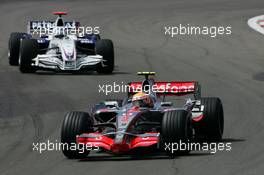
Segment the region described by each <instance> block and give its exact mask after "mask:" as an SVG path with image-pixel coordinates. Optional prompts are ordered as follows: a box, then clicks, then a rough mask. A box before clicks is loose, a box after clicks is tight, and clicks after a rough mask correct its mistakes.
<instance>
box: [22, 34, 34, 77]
mask: <svg viewBox="0 0 264 175" xmlns="http://www.w3.org/2000/svg"><path fill="white" fill-rule="evenodd" d="M38 53H39V45H38V42H37V40H36V39H24V40H22V42H21V46H20V57H19V69H20V71H21V72H22V73H34V72H36V68H35V67H34V66H32V60H33V58H36V57H37V55H38Z"/></svg>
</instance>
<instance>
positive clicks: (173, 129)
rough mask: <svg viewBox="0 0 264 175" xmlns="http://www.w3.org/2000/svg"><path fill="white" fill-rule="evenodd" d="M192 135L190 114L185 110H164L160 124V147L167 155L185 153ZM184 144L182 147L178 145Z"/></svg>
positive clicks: (188, 150)
mask: <svg viewBox="0 0 264 175" xmlns="http://www.w3.org/2000/svg"><path fill="white" fill-rule="evenodd" d="M191 137H192V127H191V115H190V114H189V113H188V112H187V111H185V110H174V111H167V112H165V114H164V116H163V120H162V125H161V138H162V142H161V144H162V147H163V149H164V151H166V152H167V154H168V155H170V156H174V155H185V154H188V153H189V152H190V149H188V148H187V144H188V142H189V141H190V139H191ZM181 144H182V145H185V146H184V147H183V146H181V147H180V145H181Z"/></svg>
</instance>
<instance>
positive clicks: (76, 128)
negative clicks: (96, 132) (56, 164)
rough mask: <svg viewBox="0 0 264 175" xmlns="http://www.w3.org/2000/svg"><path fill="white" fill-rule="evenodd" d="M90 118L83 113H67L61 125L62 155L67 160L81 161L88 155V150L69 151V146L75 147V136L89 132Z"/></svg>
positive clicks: (91, 123) (90, 126)
mask: <svg viewBox="0 0 264 175" xmlns="http://www.w3.org/2000/svg"><path fill="white" fill-rule="evenodd" d="M92 121H93V120H92V118H91V117H90V115H89V114H88V113H85V112H77V111H73V112H69V113H68V114H67V115H66V116H65V118H64V120H63V124H62V128H61V143H62V144H63V148H62V153H63V154H64V156H65V157H67V158H69V159H82V158H85V157H87V155H88V154H89V151H88V150H81V151H80V150H77V149H76V150H73V149H69V148H70V146H71V145H75V146H76V144H77V143H76V136H77V135H80V134H82V133H86V132H91V130H92V129H91V128H92V125H93V122H92Z"/></svg>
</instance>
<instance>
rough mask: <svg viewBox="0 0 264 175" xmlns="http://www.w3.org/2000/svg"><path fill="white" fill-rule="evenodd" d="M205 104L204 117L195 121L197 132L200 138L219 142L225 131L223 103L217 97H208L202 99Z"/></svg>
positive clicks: (202, 103)
mask: <svg viewBox="0 0 264 175" xmlns="http://www.w3.org/2000/svg"><path fill="white" fill-rule="evenodd" d="M201 105H203V106H204V111H203V114H204V117H203V118H202V120H201V121H199V122H198V123H195V132H196V133H197V134H198V138H199V137H200V138H202V140H204V141H206V142H219V141H221V139H222V135H223V131H224V112H223V105H222V102H221V100H220V99H219V98H217V97H206V98H202V99H201Z"/></svg>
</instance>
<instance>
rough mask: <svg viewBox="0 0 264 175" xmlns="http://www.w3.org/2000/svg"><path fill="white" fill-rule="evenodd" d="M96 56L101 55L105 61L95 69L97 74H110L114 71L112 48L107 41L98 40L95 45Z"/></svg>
mask: <svg viewBox="0 0 264 175" xmlns="http://www.w3.org/2000/svg"><path fill="white" fill-rule="evenodd" d="M95 49H96V54H98V55H102V56H103V59H104V60H105V61H104V62H103V64H99V65H98V67H97V72H98V73H105V74H110V73H112V72H113V70H114V64H115V63H114V46H113V42H112V41H111V40H109V39H102V40H98V41H97V42H96V45H95Z"/></svg>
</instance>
